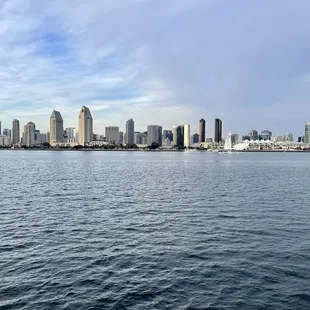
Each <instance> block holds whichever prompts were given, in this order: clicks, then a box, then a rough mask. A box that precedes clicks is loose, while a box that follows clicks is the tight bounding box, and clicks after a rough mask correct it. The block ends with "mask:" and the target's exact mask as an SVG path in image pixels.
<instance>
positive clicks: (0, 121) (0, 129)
mask: <svg viewBox="0 0 310 310" xmlns="http://www.w3.org/2000/svg"><path fill="white" fill-rule="evenodd" d="M0 135H1V121H0Z"/></svg>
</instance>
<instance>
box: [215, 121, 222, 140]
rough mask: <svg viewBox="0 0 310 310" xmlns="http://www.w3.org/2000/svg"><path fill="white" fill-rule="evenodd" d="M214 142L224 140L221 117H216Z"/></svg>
mask: <svg viewBox="0 0 310 310" xmlns="http://www.w3.org/2000/svg"><path fill="white" fill-rule="evenodd" d="M214 142H217V143H220V142H222V121H221V120H220V119H219V118H216V119H215V128H214Z"/></svg>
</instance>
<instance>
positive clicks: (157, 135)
mask: <svg viewBox="0 0 310 310" xmlns="http://www.w3.org/2000/svg"><path fill="white" fill-rule="evenodd" d="M162 132H163V130H162V127H161V126H159V125H148V126H147V145H148V146H151V145H153V144H157V145H158V146H161V145H162V143H163V135H162Z"/></svg>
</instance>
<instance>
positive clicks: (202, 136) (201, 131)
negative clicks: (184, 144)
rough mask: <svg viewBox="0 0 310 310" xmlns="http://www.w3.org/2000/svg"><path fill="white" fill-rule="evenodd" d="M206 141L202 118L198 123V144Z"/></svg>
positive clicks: (204, 122)
mask: <svg viewBox="0 0 310 310" xmlns="http://www.w3.org/2000/svg"><path fill="white" fill-rule="evenodd" d="M205 141H206V121H205V120H204V119H203V118H202V119H201V120H200V121H199V143H202V142H205Z"/></svg>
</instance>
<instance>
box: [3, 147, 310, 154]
mask: <svg viewBox="0 0 310 310" xmlns="http://www.w3.org/2000/svg"><path fill="white" fill-rule="evenodd" d="M0 151H30V152H32V151H48V152H152V153H162V152H177V153H184V152H185V151H186V150H175V149H174V150H158V149H157V150H156V149H155V150H143V149H117V150H115V149H111V150H109V149H40V148H38V149H36V148H34V149H11V148H0ZM220 151H221V150H220ZM192 152H194V153H198V152H199V153H200V152H204V153H218V150H215V151H208V150H195V151H191V153H192ZM309 152H310V149H309V150H240V151H233V152H232V153H309Z"/></svg>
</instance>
